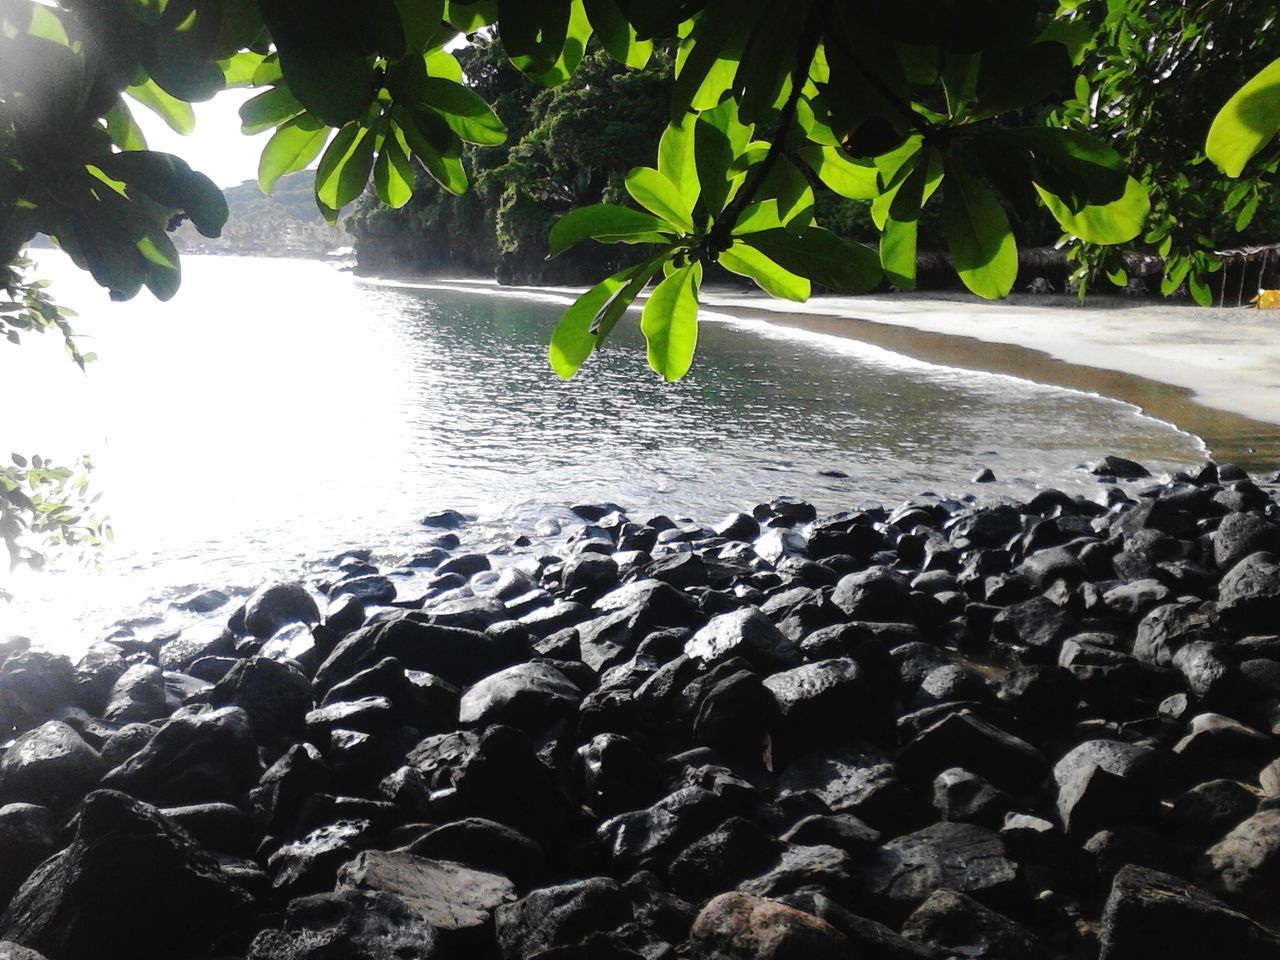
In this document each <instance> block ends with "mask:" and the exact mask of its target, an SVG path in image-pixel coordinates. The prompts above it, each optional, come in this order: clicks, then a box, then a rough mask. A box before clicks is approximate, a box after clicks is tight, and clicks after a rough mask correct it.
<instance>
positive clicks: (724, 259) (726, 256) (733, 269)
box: [718, 240, 811, 302]
mask: <svg viewBox="0 0 1280 960" xmlns="http://www.w3.org/2000/svg"><path fill="white" fill-rule="evenodd" d="M748 243H749V241H742V240H735V241H734V243H733V245H732V246H731V247H729V249H728V250H726V251H724V252H723V253H721V254H720V256H719V258H718V260H719V263H720V266H722V267H724V268H725V269H726V270H728V271H729V272H730V273H736V274H738V276H740V277H749V278H750V279H752V280H754V281H755V282H756V285H757V286H759V287H760V289H761V290H763V291H764V292H765V293H767V294H769V295H770V296H773V297H778V298H779V299H782V300H795V301H797V302H802V301H805V300H808V299H809V294H810V292H811V288H810V284H809V281H808V280H806V279H805V278H804V277H801V276H797V275H796V274H794V273H792V272H791V271H790V270H784V269H783V268H782V267H780V266H778V264H776V263H774V262H773V261H772V260H770V259H769V258H768V257H766V256H765V255H764V254H763V253H761V252H760V251H759V250H757V249H755V248H754V247H751V246H748Z"/></svg>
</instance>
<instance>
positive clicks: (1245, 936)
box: [1099, 864, 1280, 960]
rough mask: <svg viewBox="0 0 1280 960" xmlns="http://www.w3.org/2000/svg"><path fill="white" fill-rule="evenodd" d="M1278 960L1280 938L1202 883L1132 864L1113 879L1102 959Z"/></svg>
mask: <svg viewBox="0 0 1280 960" xmlns="http://www.w3.org/2000/svg"><path fill="white" fill-rule="evenodd" d="M1201 957H1233V958H1235V957H1238V958H1240V960H1275V958H1277V957H1280V941H1278V940H1277V939H1276V937H1275V936H1274V935H1273V934H1271V933H1270V932H1269V931H1267V930H1265V929H1264V928H1262V927H1260V926H1259V925H1258V924H1256V923H1254V922H1253V921H1252V920H1250V919H1249V918H1248V917H1246V916H1245V915H1244V914H1242V913H1237V912H1236V911H1235V910H1232V909H1231V908H1230V907H1228V906H1226V905H1225V904H1224V903H1222V902H1221V901H1219V900H1217V899H1215V898H1214V897H1212V896H1210V895H1209V894H1208V893H1206V892H1205V891H1203V890H1201V889H1200V888H1199V887H1195V886H1192V885H1191V884H1189V883H1187V882H1186V881H1184V880H1180V879H1179V878H1177V877H1173V876H1170V875H1169V874H1167V873H1159V872H1157V871H1155V870H1148V869H1146V868H1144V867H1139V866H1134V865H1132V864H1130V865H1128V866H1124V867H1122V868H1121V869H1120V871H1119V872H1118V873H1117V874H1116V877H1115V880H1114V881H1113V882H1112V884H1111V895H1110V896H1109V897H1108V898H1107V903H1106V907H1105V908H1104V910H1103V914H1102V943H1101V953H1100V954H1099V960H1183V958H1185V960H1199V958H1201Z"/></svg>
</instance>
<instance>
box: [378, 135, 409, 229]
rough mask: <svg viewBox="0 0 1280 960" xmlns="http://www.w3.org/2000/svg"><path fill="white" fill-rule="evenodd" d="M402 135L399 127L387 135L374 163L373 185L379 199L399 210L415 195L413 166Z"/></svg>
mask: <svg viewBox="0 0 1280 960" xmlns="http://www.w3.org/2000/svg"><path fill="white" fill-rule="evenodd" d="M401 136H402V134H401V133H400V130H399V128H396V130H395V131H393V132H392V133H389V134H388V135H387V137H386V138H385V139H384V140H383V141H382V148H381V149H380V150H379V151H378V159H377V160H376V161H375V162H374V165H373V186H374V190H375V191H376V192H377V194H378V199H379V200H381V201H382V202H383V203H385V204H386V205H387V206H389V207H391V208H392V209H397V210H398V209H399V208H400V207H403V206H404V205H405V204H406V203H408V202H409V200H410V199H411V198H412V197H413V166H412V164H411V163H410V162H409V156H408V150H407V149H406V147H405V146H404V145H403V144H402V143H401V141H400V137H401Z"/></svg>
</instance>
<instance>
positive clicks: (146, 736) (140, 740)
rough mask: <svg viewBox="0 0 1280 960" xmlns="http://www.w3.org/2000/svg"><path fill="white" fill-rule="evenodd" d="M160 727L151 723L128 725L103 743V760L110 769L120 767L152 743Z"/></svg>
mask: <svg viewBox="0 0 1280 960" xmlns="http://www.w3.org/2000/svg"><path fill="white" fill-rule="evenodd" d="M158 729H159V727H154V726H152V725H151V724H149V723H126V724H125V725H124V726H123V727H121V728H120V729H119V730H117V731H116V732H115V733H113V734H111V736H109V737H107V739H106V740H104V741H103V742H102V759H103V760H105V761H106V763H107V767H108V769H110V768H112V767H118V766H119V765H120V764H122V763H124V762H125V761H126V760H128V759H129V758H130V757H132V756H133V755H134V754H135V753H137V752H138V751H139V750H141V749H142V748H143V747H145V746H146V745H147V744H148V743H150V742H151V738H152V737H154V736H155V735H156V731H157V730H158Z"/></svg>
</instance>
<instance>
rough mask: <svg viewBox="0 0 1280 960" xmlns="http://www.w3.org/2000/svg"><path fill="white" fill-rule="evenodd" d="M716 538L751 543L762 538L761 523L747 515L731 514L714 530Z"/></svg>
mask: <svg viewBox="0 0 1280 960" xmlns="http://www.w3.org/2000/svg"><path fill="white" fill-rule="evenodd" d="M712 529H713V530H714V531H715V534H716V536H718V537H724V538H725V539H726V540H737V541H740V542H743V543H750V542H751V541H753V540H755V539H756V537H758V536H760V521H758V520H757V519H756V518H755V517H752V516H750V515H748V514H745V513H731V514H729V516H727V517H725V518H724V519H723V520H721V521H720V522H719V523H717V524H716V525H715V526H714V527H713V528H712Z"/></svg>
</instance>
